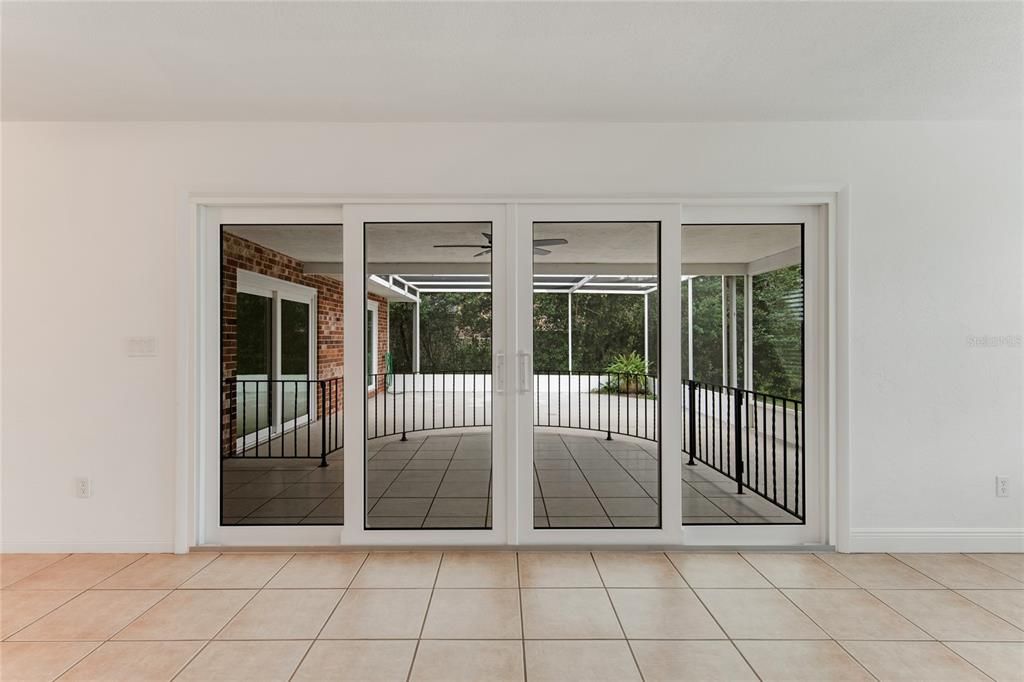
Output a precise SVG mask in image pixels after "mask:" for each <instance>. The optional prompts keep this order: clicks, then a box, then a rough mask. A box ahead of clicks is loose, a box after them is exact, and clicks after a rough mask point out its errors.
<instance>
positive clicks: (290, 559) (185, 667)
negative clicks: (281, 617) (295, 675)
mask: <svg viewBox="0 0 1024 682" xmlns="http://www.w3.org/2000/svg"><path fill="white" fill-rule="evenodd" d="M223 556H224V555H223V554H221V555H220V556H219V557H217V559H219V558H221V557H223ZM294 558H295V553H294V552H292V553H291V555H290V556H289V557H288V560H287V561H285V562H284V563H283V564H281V566H280V567H279V568H278V569H277V570H276V571H274V574H273V575H271V576H270V577H269V578H267V579H266V580H265V581H264V582H263V587H257V588H256V589H255V590H253V593H252V596H251V597H249V598H248V599H247V600H246V601H245V603H244V604H242V606H241V607H240V608H239V609H238V610H237V611H235V613H234V614H233V615H232V616H231V617H230V618H228V619H227V621H226V622H225V623H224V625H222V626H221V627H220V629H218V630H217V632H215V633H213V636H212V637H210V639H208V640H206V642H205V643H204V644H203V646H201V647H199V650H198V651H196V652H195V653H194V654H193V655H192V657H191V658H189V659H188V661H186V662H185V665H183V666H181V668H180V669H179V670H178V672H176V673H174V676H173V677H172V678H171V682H174V680H176V679H178V676H179V675H181V673H183V672H185V670H186V669H187V668H188V667H189V666H190V665H192V663H193V662H194V661H195V660H196V659H197V658H199V656H200V655H201V654H202V653H203V652H204V651H206V649H207V648H208V647H209V646H210V644H211V643H213V642H215V641H217V636H218V635H220V633H222V632H224V629H225V628H227V626H228V625H231V621H233V620H234V619H235V618H237V617H238V614H240V613H241V612H242V611H243V610H244V609H245V607H246V606H248V605H249V604H251V603H252V600H253V599H255V598H256V597H257V596H259V593H260V592H262V591H263V588H264V587H266V586H267V585H269V584H270V581H271V580H273V579H274V578H276V577H277V574H278V573H280V572H281V571H283V570H284V567H285V566H287V565H288V564H290V563H291V561H292V559H294ZM217 559H214V560H213V561H211V562H210V563H208V564H207V565H206V566H204V568H207V567H209V566H212V565H213V564H214V562H216V561H217ZM238 589H245V588H238ZM174 591H177V590H174ZM264 641H269V640H264ZM312 645H313V644H312V642H310V646H312ZM307 651H308V647H307ZM296 667H297V666H296ZM293 672H294V671H293Z"/></svg>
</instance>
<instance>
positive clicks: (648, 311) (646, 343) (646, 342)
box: [644, 291, 651, 365]
mask: <svg viewBox="0 0 1024 682" xmlns="http://www.w3.org/2000/svg"><path fill="white" fill-rule="evenodd" d="M650 315H651V308H650V300H649V299H648V297H647V292H646V291H645V292H644V364H645V365H646V364H647V362H648V361H647V352H648V348H650V346H651V343H650V326H651V325H650V322H649V320H650Z"/></svg>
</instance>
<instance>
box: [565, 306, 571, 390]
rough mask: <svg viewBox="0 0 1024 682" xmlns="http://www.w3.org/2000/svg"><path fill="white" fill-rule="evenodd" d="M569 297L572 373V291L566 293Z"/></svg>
mask: <svg viewBox="0 0 1024 682" xmlns="http://www.w3.org/2000/svg"><path fill="white" fill-rule="evenodd" d="M566 295H567V296H568V297H569V373H570V374H571V373H572V292H571V291H570V292H569V293H568V294H566Z"/></svg>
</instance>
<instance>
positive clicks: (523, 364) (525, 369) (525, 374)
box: [516, 351, 532, 393]
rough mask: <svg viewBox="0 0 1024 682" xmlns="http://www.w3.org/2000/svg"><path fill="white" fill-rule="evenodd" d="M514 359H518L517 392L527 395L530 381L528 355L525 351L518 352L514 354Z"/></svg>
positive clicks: (530, 373)
mask: <svg viewBox="0 0 1024 682" xmlns="http://www.w3.org/2000/svg"><path fill="white" fill-rule="evenodd" d="M516 357H517V358H518V359H519V392H520V393H528V392H529V391H530V381H531V378H532V377H531V375H532V372H531V368H530V354H529V353H527V352H525V351H519V352H518V353H516Z"/></svg>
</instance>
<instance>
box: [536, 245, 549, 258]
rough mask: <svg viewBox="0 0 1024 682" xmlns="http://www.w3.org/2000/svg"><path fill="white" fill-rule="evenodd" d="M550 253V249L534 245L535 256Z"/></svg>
mask: <svg viewBox="0 0 1024 682" xmlns="http://www.w3.org/2000/svg"><path fill="white" fill-rule="evenodd" d="M549 253H551V252H550V251H548V250H547V249H542V248H539V247H536V246H535V247H533V255H534V256H546V255H548V254H549Z"/></svg>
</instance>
